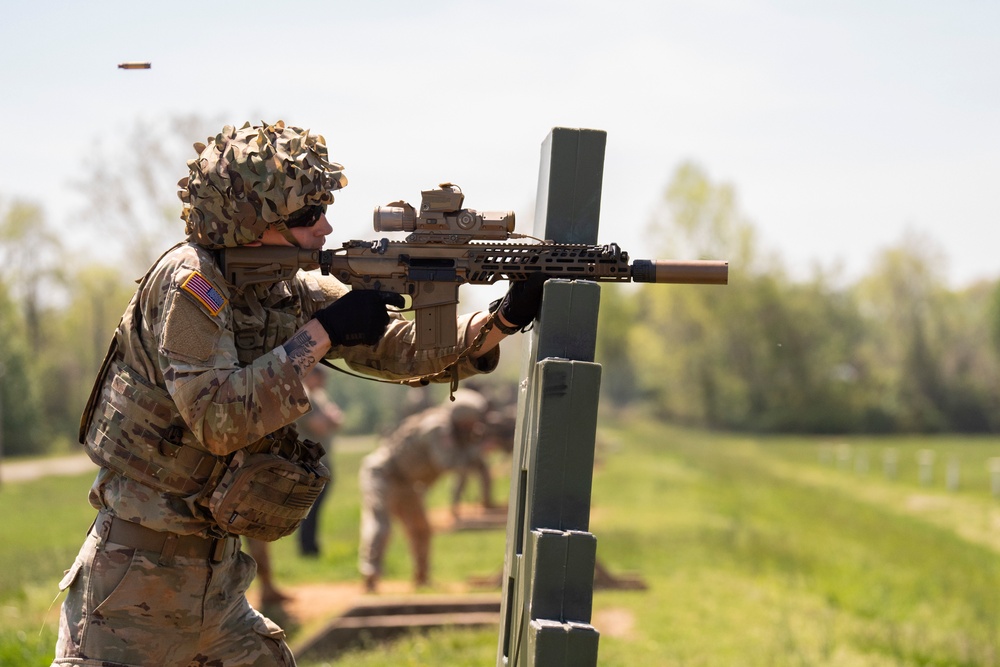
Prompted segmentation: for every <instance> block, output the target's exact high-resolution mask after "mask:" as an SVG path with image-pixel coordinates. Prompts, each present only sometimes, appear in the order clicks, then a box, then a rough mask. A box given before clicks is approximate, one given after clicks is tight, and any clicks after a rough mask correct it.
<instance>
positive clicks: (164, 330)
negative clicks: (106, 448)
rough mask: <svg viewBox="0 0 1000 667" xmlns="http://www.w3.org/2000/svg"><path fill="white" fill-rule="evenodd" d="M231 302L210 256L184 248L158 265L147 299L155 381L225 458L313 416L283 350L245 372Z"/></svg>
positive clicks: (211, 447) (145, 310) (145, 309)
mask: <svg viewBox="0 0 1000 667" xmlns="http://www.w3.org/2000/svg"><path fill="white" fill-rule="evenodd" d="M230 296H231V295H230V293H229V290H228V288H227V284H226V282H225V281H224V280H223V279H222V276H221V275H220V274H219V272H218V269H217V268H216V266H215V263H214V261H213V260H212V257H211V255H209V254H208V253H207V252H206V251H204V250H201V249H199V248H197V247H196V246H193V245H186V246H181V248H180V249H179V250H177V251H174V252H173V253H170V254H168V255H167V256H166V257H165V258H164V260H162V261H161V262H160V264H159V266H158V267H157V269H156V270H155V271H154V273H153V274H152V276H151V279H150V281H149V283H148V284H147V287H146V294H145V298H144V299H143V305H144V307H143V316H144V319H145V323H144V328H143V338H144V339H146V338H147V337H151V338H152V344H151V345H146V347H147V350H148V351H149V353H150V354H153V353H154V349H155V357H156V358H157V360H158V365H159V373H160V378H158V381H160V382H162V384H163V386H164V387H166V389H167V391H168V392H169V393H170V395H171V397H172V398H173V400H174V403H175V405H176V406H177V409H178V411H179V412H180V414H181V416H182V417H183V419H184V421H185V422H186V423H187V425H188V427H189V428H190V429H191V430H192V432H193V433H194V434H195V437H196V438H198V440H199V441H200V442H201V443H202V444H203V445H204V446H205V447H206V448H207V449H208V450H209V451H211V452H212V453H215V454H220V455H222V454H228V453H230V452H233V451H236V450H237V449H240V448H242V447H245V446H247V445H249V444H251V443H253V442H255V441H257V440H259V439H261V438H262V437H264V436H265V435H267V434H269V433H273V432H274V431H276V430H278V429H280V428H281V427H283V426H285V425H287V424H291V423H292V422H294V421H295V420H296V419H298V418H299V417H301V416H302V415H303V414H305V413H306V412H308V411H309V401H308V399H307V398H306V394H305V390H304V389H303V387H302V382H301V380H300V379H299V377H298V374H297V373H296V371H295V369H294V367H293V366H292V364H291V363H290V362H289V361H288V359H287V356H286V355H285V351H284V349H283V348H282V347H281V346H278V347H277V348H275V349H274V350H272V351H270V352H268V353H266V354H264V355H263V356H261V357H259V358H257V359H256V360H255V361H254V362H253V363H251V364H250V365H248V366H245V367H240V365H239V363H238V359H237V352H236V345H235V342H234V336H233V328H232V324H231V323H232V312H231V309H230V308H229V298H230ZM144 343H145V340H144ZM151 348H152V349H151Z"/></svg>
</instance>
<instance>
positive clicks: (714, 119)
mask: <svg viewBox="0 0 1000 667" xmlns="http://www.w3.org/2000/svg"><path fill="white" fill-rule="evenodd" d="M998 31H1000V3H997V2H995V0H983V1H981V2H977V1H973V0H953V1H951V2H940V1H939V0H937V1H927V0H899V1H882V0H864V1H863V2H862V1H858V2H855V1H852V0H837V1H826V0H819V1H815V2H795V1H792V0H787V1H785V0H747V1H739V2H738V1H729V0H683V1H674V0H646V1H638V0H618V1H616V2H607V3H606V2H597V1H591V0H558V1H556V0H531V1H530V2H529V1H523V0H507V1H506V2H502V3H501V2H478V1H471V0H462V1H460V2H445V1H439V0H425V1H423V2H412V1H408V2H401V1H395V0H394V1H387V2H379V1H377V0H369V1H367V2H351V3H346V2H338V1H335V0H326V1H325V2H295V1H294V0H289V1H286V2H283V3H263V2H256V1H254V0H244V1H241V2H238V3H235V2H232V3H231V2H219V1H215V0H209V1H205V0H202V1H200V2H187V1H181V0H175V1H173V2H170V3H152V2H136V1H134V0H133V1H131V2H118V1H116V2H99V1H96V2H87V3H84V2H68V1H67V2H45V0H40V1H39V2H34V3H12V4H10V6H8V7H6V8H5V9H4V16H3V21H2V23H0V63H2V66H0V96H2V98H3V102H2V104H0V120H2V121H3V131H4V144H5V148H6V150H5V159H3V160H2V161H0V198H3V199H4V200H8V201H9V199H11V198H13V197H21V198H28V199H32V200H35V201H37V202H38V203H40V204H42V205H43V206H44V207H45V210H46V211H47V212H48V216H49V219H50V220H51V221H52V222H56V223H59V224H66V225H71V226H73V227H74V228H78V227H79V223H78V222H75V221H74V220H73V215H72V213H73V211H74V210H76V209H77V208H78V207H79V201H78V195H75V194H74V193H73V191H72V190H71V189H70V188H69V187H68V182H69V180H70V178H71V176H72V175H73V174H74V172H78V171H79V170H80V169H81V167H82V166H83V161H84V155H85V153H86V151H87V150H88V149H89V148H90V147H91V146H93V145H94V143H95V142H97V141H104V142H111V141H113V137H114V135H115V133H116V132H120V131H122V130H123V129H128V128H130V127H131V126H132V125H133V124H134V122H135V119H137V118H142V119H145V120H147V121H152V122H161V121H164V122H163V126H164V128H165V130H166V122H165V120H166V119H167V118H169V117H170V116H172V115H180V114H184V115H190V114H198V115H200V116H202V117H223V118H227V119H230V120H231V122H232V123H234V124H237V125H239V124H242V122H243V121H244V120H252V121H258V120H267V121H273V120H277V119H279V118H282V119H284V120H285V121H286V122H288V123H290V124H295V125H301V126H303V127H308V128H311V129H312V130H314V131H316V132H318V133H321V134H324V135H325V136H326V138H327V141H328V143H329V144H330V146H331V149H332V153H333V156H334V158H335V159H336V160H338V161H340V162H342V163H343V164H344V165H346V167H347V174H348V177H349V178H350V181H351V183H350V185H349V186H348V188H347V189H346V190H344V191H343V193H342V194H339V195H338V197H337V204H335V208H334V210H333V215H332V216H331V220H332V222H333V223H334V226H335V232H334V238H333V239H332V240H333V241H336V242H339V241H340V240H345V239H347V238H370V237H372V236H373V235H374V232H372V230H371V210H372V207H373V206H375V205H377V204H385V203H388V202H390V201H392V200H395V199H400V198H402V199H406V200H408V201H410V202H413V203H415V202H417V201H418V200H419V197H420V194H419V193H420V190H421V189H426V188H428V187H431V186H434V185H435V184H437V183H439V182H442V181H452V182H455V183H458V184H459V185H461V186H462V188H463V190H464V191H465V193H466V204H467V205H468V206H471V207H473V208H479V209H514V210H515V211H516V212H517V213H518V215H519V216H521V217H522V219H524V220H525V223H524V225H522V227H521V228H522V230H524V231H527V228H526V225H527V221H528V220H529V219H530V217H531V212H532V211H533V201H534V196H535V189H536V185H537V172H538V161H539V148H540V145H541V142H542V140H543V139H544V138H545V136H546V135H547V134H548V132H549V130H550V129H551V128H552V127H555V126H565V127H586V128H596V129H602V130H606V131H607V133H608V152H607V158H606V161H605V180H604V194H603V205H602V218H601V234H600V240H601V241H602V242H607V241H612V240H614V241H619V242H621V244H622V245H623V246H624V247H625V248H626V249H628V250H630V251H631V254H632V255H633V256H634V257H641V256H643V241H642V238H641V232H642V231H643V229H644V228H645V226H646V224H647V223H648V221H649V219H650V215H651V212H652V210H653V209H654V208H655V206H656V204H657V201H658V199H659V198H660V196H661V193H662V190H663V188H664V186H665V185H666V183H667V182H668V180H669V179H670V176H671V174H672V173H673V171H674V170H675V169H676V167H677V165H678V164H679V163H681V162H682V161H684V160H694V161H696V162H698V163H699V164H700V165H702V167H703V168H704V169H705V170H706V171H707V172H708V173H709V175H710V176H711V178H712V179H713V180H714V181H716V182H729V183H731V184H733V185H734V186H735V187H736V189H737V192H738V194H739V202H740V207H741V210H742V211H743V213H744V214H745V215H746V216H747V217H748V218H749V219H750V220H752V221H753V223H754V224H755V225H756V227H757V228H758V230H759V232H760V235H761V241H762V243H763V245H764V247H765V248H770V249H773V250H776V251H777V252H778V253H779V254H780V255H781V256H782V257H783V258H784V260H785V261H786V263H787V264H788V265H789V266H790V267H791V268H792V269H793V270H796V271H806V270H808V267H810V265H811V264H813V263H815V262H820V263H822V264H823V265H825V266H830V265H833V264H835V263H837V262H840V263H842V264H843V265H844V267H845V269H846V271H847V273H848V275H857V274H860V273H862V272H864V271H865V270H866V269H867V267H868V266H869V265H870V262H871V260H872V258H873V256H874V255H875V254H876V253H877V252H878V250H879V249H881V248H884V247H885V246H887V245H889V244H894V243H897V242H899V241H900V239H901V238H902V237H903V234H904V231H905V230H913V231H916V232H919V233H923V234H925V235H927V236H929V237H931V238H932V239H934V240H935V241H936V242H937V243H939V244H940V245H941V247H942V249H943V250H944V252H945V253H946V256H947V257H948V260H949V264H948V272H947V274H946V275H947V276H948V277H949V278H950V279H951V280H952V281H953V284H964V283H967V282H969V281H971V280H974V279H977V278H983V277H986V278H996V277H998V276H1000V260H998V257H997V253H998V249H1000V201H998V196H997V193H998V192H1000V186H998V176H1000V113H998V112H1000V86H998V85H997V84H998V81H1000V76H998V74H1000V39H998V36H1000V35H998ZM127 60H144V61H150V62H152V69H151V70H149V71H138V72H134V71H121V70H118V69H117V67H116V65H117V64H118V63H119V62H122V61H127ZM219 129H221V128H218V127H211V128H207V129H206V131H205V135H207V134H208V133H210V132H211V133H213V134H214V133H215V132H217V131H218V130H219ZM204 138H205V137H204V136H195V137H191V141H192V142H194V141H196V140H204ZM193 155H194V153H193V151H192V153H191V156H193ZM184 173H185V169H184V167H183V165H178V169H177V178H179V177H180V176H182V175H184ZM74 197H77V199H74ZM180 224H181V223H180V221H179V220H178V222H177V225H178V230H179V228H180ZM97 233H99V232H97V230H95V234H97ZM178 233H179V232H178Z"/></svg>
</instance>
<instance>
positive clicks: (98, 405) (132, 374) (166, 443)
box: [83, 359, 223, 496]
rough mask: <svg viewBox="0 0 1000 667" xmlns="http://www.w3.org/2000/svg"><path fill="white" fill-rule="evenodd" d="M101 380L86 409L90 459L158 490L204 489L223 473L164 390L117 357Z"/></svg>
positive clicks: (85, 439) (86, 443) (183, 493)
mask: <svg viewBox="0 0 1000 667" xmlns="http://www.w3.org/2000/svg"><path fill="white" fill-rule="evenodd" d="M99 382H100V385H101V386H100V393H99V394H97V396H95V397H92V399H91V401H90V404H89V405H88V411H87V412H85V413H84V422H83V425H84V429H85V430H86V435H85V436H84V437H83V444H84V446H85V447H86V449H87V454H89V455H90V458H91V459H92V460H93V461H94V462H95V463H96V464H97V465H99V466H103V467H105V468H109V469H111V470H113V471H115V472H117V473H119V474H121V475H124V476H125V477H128V478H129V479H134V480H136V481H138V482H141V483H143V484H145V485H146V486H149V487H152V488H154V489H156V490H157V491H163V492H167V493H173V494H177V495H181V496H190V495H194V494H197V493H202V492H203V491H204V488H205V485H206V484H209V483H210V482H211V480H212V478H213V477H214V476H215V475H216V474H218V473H217V472H216V471H217V470H219V471H221V469H222V467H223V463H222V460H221V459H219V458H218V457H216V456H214V455H213V454H210V453H209V452H207V451H205V450H204V449H202V448H201V447H200V445H199V444H198V442H197V440H196V439H195V437H194V434H192V433H191V431H189V430H188V429H187V428H186V427H185V426H184V425H183V423H178V422H179V421H180V417H179V415H177V412H176V410H175V409H174V404H173V401H172V400H171V399H170V395H169V394H168V393H167V392H166V390H164V389H161V388H160V387H157V386H156V385H154V384H152V383H150V382H149V381H147V380H146V379H145V378H144V377H142V376H141V375H140V374H139V373H137V372H136V371H134V370H133V369H131V368H129V367H128V366H126V365H125V364H124V363H122V362H121V361H119V360H116V359H111V360H110V363H109V364H108V368H107V373H106V375H105V376H104V378H103V382H101V381H100V380H99ZM95 393H96V392H95ZM95 398H96V400H94V399H95ZM88 413H89V414H88Z"/></svg>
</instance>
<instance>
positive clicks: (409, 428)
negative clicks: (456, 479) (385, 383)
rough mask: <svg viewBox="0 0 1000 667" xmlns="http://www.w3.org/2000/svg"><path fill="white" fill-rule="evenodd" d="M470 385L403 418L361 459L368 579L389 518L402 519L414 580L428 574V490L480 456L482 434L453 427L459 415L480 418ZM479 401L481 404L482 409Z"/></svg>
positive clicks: (377, 564)
mask: <svg viewBox="0 0 1000 667" xmlns="http://www.w3.org/2000/svg"><path fill="white" fill-rule="evenodd" d="M471 394H474V392H471V391H470V390H467V389H460V390H459V391H457V392H456V393H455V399H456V400H455V402H454V403H447V404H444V405H441V406H436V407H433V408H430V409H428V410H425V411H423V412H420V413H417V414H415V415H412V416H410V417H408V418H407V419H405V420H404V421H403V423H402V424H400V426H399V428H398V429H397V430H396V431H395V432H394V433H392V434H391V435H389V436H388V437H386V438H385V439H384V440H383V441H382V443H380V445H379V447H378V449H376V450H375V451H374V452H372V453H371V454H369V455H368V456H366V457H365V458H364V459H363V460H362V462H361V470H360V471H359V473H358V480H359V485H360V488H361V538H360V547H359V550H358V569H359V571H360V572H361V574H362V575H363V576H364V577H366V578H371V577H373V576H376V577H377V576H378V575H380V574H381V571H382V560H383V558H384V556H385V548H386V546H387V544H388V540H389V533H390V530H391V524H390V520H391V517H396V518H397V519H399V521H400V522H401V523H402V524H403V529H404V531H405V532H406V534H407V538H408V539H409V541H410V547H411V551H412V553H413V556H414V580H415V581H416V582H417V583H418V584H419V583H424V582H426V580H427V576H428V574H429V558H430V537H431V529H430V524H429V522H428V520H427V514H426V511H425V509H424V494H425V493H426V491H427V489H428V488H429V487H430V486H431V485H432V484H433V483H434V482H435V481H436V480H437V479H438V478H439V477H440V476H441V475H443V474H444V473H445V472H448V471H449V470H455V469H460V468H464V467H466V466H468V465H471V464H472V463H473V462H474V461H476V460H478V459H479V458H480V456H481V452H480V443H481V438H480V437H479V434H474V435H473V436H472V437H471V438H469V439H468V440H466V439H463V438H462V437H460V436H459V434H458V432H457V431H456V430H455V428H454V420H455V417H456V416H458V417H459V418H460V419H469V418H470V417H476V416H478V417H479V418H482V417H483V416H484V412H485V407H486V402H485V400H483V399H482V397H481V396H478V394H477V395H476V396H478V398H479V401H472V404H471V405H470V402H469V400H466V399H468V398H470V395H471ZM476 406H479V407H478V408H477V407H476Z"/></svg>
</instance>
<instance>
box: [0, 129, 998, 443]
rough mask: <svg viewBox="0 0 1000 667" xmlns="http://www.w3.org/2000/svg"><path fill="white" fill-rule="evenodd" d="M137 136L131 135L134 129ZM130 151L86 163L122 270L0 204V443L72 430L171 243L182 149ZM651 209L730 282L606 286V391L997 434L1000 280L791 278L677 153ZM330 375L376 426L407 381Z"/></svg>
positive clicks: (921, 270)
mask: <svg viewBox="0 0 1000 667" xmlns="http://www.w3.org/2000/svg"><path fill="white" fill-rule="evenodd" d="M185 131H187V129H186V127H185ZM145 134H150V133H145ZM145 134H144V133H142V132H138V131H137V132H136V133H134V135H133V137H134V141H138V137H142V136H145ZM188 136H190V132H188ZM140 148H141V147H140ZM136 153H138V154H143V155H146V156H147V159H146V166H145V171H144V172H143V174H144V175H143V179H142V181H141V182H140V183H139V184H138V185H136V184H135V183H131V185H129V182H130V181H129V179H134V178H135V176H134V174H135V173H136V169H137V167H136V166H134V165H133V166H128V165H126V166H124V167H123V168H122V170H121V172H119V173H108V172H107V171H102V172H101V173H100V174H99V175H96V174H95V175H94V179H95V181H96V180H100V181H101V182H102V183H103V184H104V185H103V186H102V187H101V188H98V187H96V186H95V187H86V186H87V184H84V186H85V188H84V189H86V190H87V192H89V193H90V196H91V200H90V204H91V208H92V209H93V211H94V214H95V215H99V216H101V217H100V219H101V220H102V224H105V225H106V226H107V227H108V228H110V229H116V228H117V229H125V228H127V229H129V230H130V233H131V234H138V237H137V238H141V241H134V242H133V243H134V247H138V248H140V249H141V250H142V253H141V254H142V257H141V258H140V260H141V261H139V262H133V263H132V264H130V265H129V266H119V265H118V264H108V263H104V262H100V261H97V260H95V259H87V258H86V256H81V254H80V253H74V252H73V251H72V249H70V248H66V247H65V246H64V245H62V244H61V242H60V239H61V237H60V235H58V234H56V233H54V231H53V230H52V229H51V227H50V226H49V225H48V224H47V221H46V218H45V212H44V210H43V209H42V207H40V206H39V205H36V204H34V203H31V202H25V201H21V200H0V374H2V379H0V422H2V431H0V437H2V440H0V443H2V444H3V453H4V454H5V455H9V456H15V455H23V454H30V453H43V452H46V451H54V450H66V449H69V448H70V446H71V443H73V442H75V439H76V432H77V428H78V425H79V415H80V410H81V408H82V406H83V405H84V403H85V401H86V398H87V396H88V395H89V392H90V389H91V386H92V383H93V380H94V375H95V374H96V372H97V369H98V367H99V365H100V363H101V361H102V359H103V356H104V352H105V350H106V348H107V344H108V342H109V340H110V335H111V332H112V330H113V328H114V326H115V324H116V323H117V321H118V318H119V317H120V316H121V313H122V312H123V311H124V309H125V306H126V304H127V303H128V300H129V298H130V296H131V294H132V291H133V289H134V282H133V280H134V279H135V277H136V276H137V275H139V274H141V273H142V271H143V269H144V265H145V263H148V262H149V261H151V260H152V259H153V258H155V251H156V248H157V247H158V246H160V245H162V248H163V249H165V248H166V247H168V245H169V243H170V241H167V240H165V239H167V238H168V237H170V236H172V238H173V239H174V240H176V238H177V233H178V229H179V225H180V222H179V221H178V219H177V210H176V209H175V208H172V207H171V205H168V203H167V202H168V199H167V198H166V197H165V196H164V195H163V194H162V193H156V192H153V189H154V185H153V184H154V183H157V182H160V181H163V182H166V183H172V181H171V179H170V178H159V177H155V178H154V176H153V175H154V174H155V173H156V171H157V170H156V166H157V164H159V165H161V167H162V165H166V164H168V163H170V162H171V161H172V160H173V161H176V159H175V158H174V157H173V156H172V155H170V156H167V155H160V156H157V155H156V154H154V153H152V152H149V151H144V150H138V151H136ZM150 156H153V157H152V158H150ZM157 160H158V161H157ZM115 183H119V185H120V187H119V188H115V187H111V186H113V185H114V184H115ZM126 187H130V188H131V189H132V192H133V194H132V199H133V200H135V201H146V202H147V204H148V205H149V206H150V207H151V208H152V209H153V210H154V213H153V214H152V215H147V216H145V217H147V218H151V219H152V220H153V223H152V224H150V223H148V222H147V223H146V224H147V225H148V227H147V228H146V230H145V231H143V229H142V228H141V227H140V226H139V224H138V220H139V219H140V218H141V217H142V216H138V215H137V213H136V209H135V205H134V204H133V205H130V206H129V207H126V208H122V207H121V206H120V205H119V203H117V202H116V201H114V200H112V199H109V197H110V195H109V194H108V193H110V192H120V191H121V190H123V189H125V188H126ZM116 214H117V218H116V217H115V216H116ZM654 218H655V219H654V221H653V222H652V223H651V224H650V238H651V239H653V240H654V243H652V244H651V247H655V246H657V243H656V241H657V240H658V241H659V242H660V243H659V247H658V248H656V249H657V250H658V251H659V255H660V256H668V257H669V256H675V257H688V258H689V257H703V258H725V259H728V260H729V262H730V284H729V285H728V286H727V287H724V288H719V287H699V286H663V285H647V286H642V287H634V288H633V289H627V288H623V289H605V290H603V291H602V302H601V313H600V325H599V327H600V328H599V338H598V361H599V362H601V363H602V364H603V365H604V384H603V391H604V403H605V405H607V406H609V407H613V408H624V407H640V408H642V409H645V410H648V411H650V412H652V413H653V414H655V415H657V416H659V417H661V418H663V419H667V420H672V421H676V422H680V423H685V424H697V425H703V426H708V427H712V428H720V429H729V430H747V431H769V432H811V433H849V432H868V433H887V432H944V431H949V432H967V433H980V432H981V433H986V432H990V433H995V432H998V431H1000V410H998V408H1000V405H998V402H1000V398H998V395H997V391H996V387H998V386H1000V285H998V284H997V283H995V282H982V283H979V284H975V285H972V286H967V287H963V288H961V289H949V288H948V286H947V285H946V281H945V280H944V277H943V276H942V274H941V268H940V267H941V266H942V258H941V257H940V253H939V252H938V250H937V249H936V247H935V245H934V243H933V242H932V241H931V240H930V239H926V238H923V237H920V236H917V235H909V236H906V237H905V238H903V239H902V240H901V241H900V242H899V243H898V244H897V245H895V246H894V247H890V248H886V249H884V250H883V252H882V253H881V254H880V255H879V256H878V258H877V260H876V261H875V262H874V264H873V265H872V266H871V268H870V270H869V271H868V272H867V274H866V275H864V276H863V277H862V278H861V279H859V280H856V281H853V282H851V283H850V284H846V285H845V284H843V281H842V280H841V279H839V278H838V276H837V275H836V274H835V272H833V271H824V270H822V269H817V270H816V271H815V272H814V275H813V276H812V277H810V278H808V279H805V280H803V279H793V278H792V277H790V276H789V275H788V272H787V271H786V270H785V269H784V268H783V266H782V262H781V258H780V257H777V256H775V255H774V254H773V253H768V252H765V251H763V250H761V248H760V247H759V244H758V243H757V241H756V237H755V229H754V227H753V225H752V224H751V223H750V222H748V221H747V220H746V219H745V217H744V216H743V215H742V213H741V212H740V211H739V208H738V205H737V201H736V194H735V190H734V188H733V187H732V186H731V185H728V184H717V183H713V182H712V181H711V179H710V178H709V176H708V175H707V173H706V172H705V171H704V170H703V169H702V168H700V167H699V166H698V165H696V164H691V163H688V164H683V165H681V166H680V167H678V169H677V170H676V172H675V174H674V175H673V177H672V178H671V180H670V182H669V184H668V185H667V187H666V189H665V191H664V196H663V199H662V201H661V202H660V205H659V207H658V212H657V214H656V215H655V216H654ZM116 225H117V227H116ZM140 264H142V266H140ZM515 365H516V364H515ZM507 374H508V375H509V372H508V373H507ZM505 379H507V380H510V379H511V378H505ZM330 385H331V387H332V388H333V390H334V395H335V398H336V399H337V400H339V402H340V403H341V404H342V405H343V407H344V408H345V410H346V413H347V417H348V422H347V427H348V430H350V431H356V432H372V431H376V430H379V429H380V428H382V427H383V426H384V425H385V424H386V423H388V422H390V421H391V416H392V414H391V413H392V412H393V411H394V410H395V409H396V407H397V406H399V405H400V404H401V402H403V400H404V394H405V393H406V392H408V391H412V390H409V389H406V388H401V387H395V386H391V385H379V384H375V383H365V382H360V381H357V380H353V379H345V380H344V381H338V380H334V381H332V382H331V383H330ZM421 391H422V390H421Z"/></svg>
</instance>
